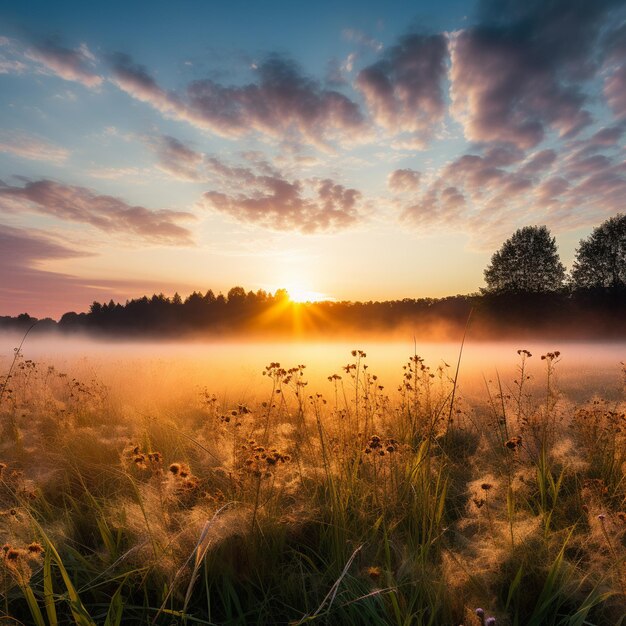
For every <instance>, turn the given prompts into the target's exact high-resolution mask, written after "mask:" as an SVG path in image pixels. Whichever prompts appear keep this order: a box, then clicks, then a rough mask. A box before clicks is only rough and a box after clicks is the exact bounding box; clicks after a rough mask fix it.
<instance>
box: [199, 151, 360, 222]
mask: <svg viewBox="0 0 626 626" xmlns="http://www.w3.org/2000/svg"><path fill="white" fill-rule="evenodd" d="M208 163H209V164H210V167H211V168H212V171H213V173H214V175H216V176H217V177H218V178H219V179H220V180H221V181H222V185H224V186H226V187H229V188H230V190H229V191H227V192H224V191H209V192H207V193H205V194H204V195H203V197H202V201H201V204H202V205H203V206H205V207H208V208H212V209H215V210H217V211H220V212H222V213H226V214H228V215H230V216H232V217H234V218H235V219H236V220H238V221H241V222H248V223H254V224H258V225H260V226H263V227H266V228H271V229H274V230H283V231H285V230H294V231H300V232H302V233H306V234H310V233H317V232H327V231H336V230H341V229H345V228H347V227H349V226H353V225H354V224H356V223H358V222H359V220H360V219H361V217H362V216H361V212H360V209H361V193H360V192H359V191H357V190H356V189H350V188H346V187H344V186H343V185H340V184H338V183H336V182H334V181H332V180H330V179H319V178H310V179H304V180H294V181H290V180H288V179H287V178H285V177H284V176H283V175H282V174H281V173H280V172H279V171H278V170H276V169H274V168H272V167H271V166H269V165H268V164H265V163H260V164H257V165H256V167H257V169H259V168H260V169H262V170H265V171H264V173H260V174H257V173H255V172H254V171H253V170H252V169H249V168H231V167H228V166H226V165H224V164H223V163H222V162H221V161H219V160H218V159H209V160H208ZM242 189H244V190H243V191H242Z"/></svg>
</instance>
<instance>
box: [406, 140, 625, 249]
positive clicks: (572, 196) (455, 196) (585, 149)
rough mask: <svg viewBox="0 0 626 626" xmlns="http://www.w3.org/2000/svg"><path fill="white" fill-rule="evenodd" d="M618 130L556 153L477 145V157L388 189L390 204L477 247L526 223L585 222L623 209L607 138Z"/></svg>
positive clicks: (562, 226) (620, 180)
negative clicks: (404, 189)
mask: <svg viewBox="0 0 626 626" xmlns="http://www.w3.org/2000/svg"><path fill="white" fill-rule="evenodd" d="M618 135H619V133H617V132H616V131H613V130H612V131H611V132H610V133H602V132H601V131H599V132H597V133H595V134H594V135H592V136H591V137H590V138H588V139H585V140H581V141H571V142H569V143H568V144H566V145H565V146H563V148H562V149H561V151H560V153H557V152H556V151H555V150H553V149H546V150H541V151H538V152H534V153H530V154H528V155H526V156H525V157H524V158H512V157H511V156H509V157H506V156H505V155H504V153H501V152H498V153H496V152H494V150H493V149H492V148H489V147H486V146H483V148H482V149H481V150H479V152H482V154H465V155H462V156H460V157H458V158H457V159H454V160H453V161H451V162H450V163H448V164H446V165H445V166H443V167H441V168H440V169H439V170H437V171H435V172H432V173H429V174H428V175H424V174H422V177H421V179H420V184H419V186H417V187H416V189H415V191H414V192H412V193H401V190H400V189H395V190H394V191H395V193H396V195H395V197H394V203H395V206H396V207H397V209H398V211H399V214H400V218H401V220H402V221H404V222H405V223H407V224H410V225H412V226H414V227H415V228H419V229H421V230H435V229H441V228H446V229H447V230H455V231H457V232H464V233H468V234H470V235H471V237H472V241H473V245H475V246H478V247H479V248H484V249H488V248H489V247H490V246H493V245H496V244H497V243H498V241H499V240H501V238H502V237H505V236H507V235H509V234H510V233H511V232H512V231H513V230H515V228H518V227H520V226H524V225H527V224H529V223H544V224H548V225H549V226H550V227H551V228H554V229H555V230H556V231H566V230H572V229H575V228H579V227H582V226H592V225H594V224H597V223H598V222H599V221H601V220H602V219H605V218H606V217H608V216H610V215H613V214H615V213H616V212H618V211H621V210H623V198H624V197H626V167H625V166H624V162H623V157H622V155H621V154H620V153H619V152H617V153H614V152H612V150H613V144H612V143H611V142H612V141H613V140H614V139H615V137H616V136H618ZM605 144H606V145H605ZM591 148H593V150H592V149H591ZM603 149H606V150H608V151H607V152H604V153H598V152H597V151H598V150H603ZM518 156H519V155H518Z"/></svg>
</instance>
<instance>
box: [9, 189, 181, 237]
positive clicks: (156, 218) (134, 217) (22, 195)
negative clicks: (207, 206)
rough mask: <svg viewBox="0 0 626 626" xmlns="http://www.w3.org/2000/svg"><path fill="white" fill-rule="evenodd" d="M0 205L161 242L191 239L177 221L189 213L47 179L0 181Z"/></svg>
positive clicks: (105, 230) (10, 210)
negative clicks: (19, 184) (11, 183)
mask: <svg viewBox="0 0 626 626" xmlns="http://www.w3.org/2000/svg"><path fill="white" fill-rule="evenodd" d="M0 209H1V210H4V211H7V212H16V211H23V210H32V211H36V212H37V213H42V214H44V215H50V216H53V217H56V218H59V219H61V220H65V221H69V222H77V223H84V224H90V225H91V226H94V227H95V228H98V229H100V230H102V231H104V232H109V233H126V234H131V235H135V236H138V237H140V238H142V239H144V240H146V241H150V242H154V243H160V244H165V245H188V244H190V243H191V232H190V231H189V230H188V229H186V228H184V227H182V226H180V225H179V224H178V223H177V222H179V221H181V220H188V219H193V215H191V214H190V213H184V212H181V211H171V210H158V211H153V210H150V209H147V208H145V207H142V206H131V205H129V204H127V203H126V202H124V201H123V200H120V199H119V198H114V197H112V196H104V195H98V194H96V193H95V192H94V191H92V190H90V189H86V188H85V187H78V186H72V185H64V184H62V183H57V182H54V181H51V180H45V179H44V180H38V181H31V182H26V183H25V185H24V186H23V187H13V186H9V185H4V184H1V185H0Z"/></svg>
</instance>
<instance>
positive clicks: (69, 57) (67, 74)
mask: <svg viewBox="0 0 626 626" xmlns="http://www.w3.org/2000/svg"><path fill="white" fill-rule="evenodd" d="M25 56H26V57H27V58H29V59H31V60H33V61H36V62H38V63H40V64H41V65H43V66H45V67H46V68H47V69H48V70H50V71H51V72H53V73H54V74H56V75H57V76H59V77H60V78H63V79H64V80H69V81H74V82H77V83H81V84H83V85H85V87H90V88H94V87H98V86H99V85H101V84H102V77H101V76H99V75H98V74H96V73H95V72H94V71H93V70H92V69H91V67H92V66H93V65H94V64H95V60H96V59H95V57H94V55H93V53H92V52H91V50H89V48H88V47H87V45H86V44H84V43H82V44H81V45H80V46H79V47H78V48H76V49H75V50H72V49H70V48H65V47H63V46H60V45H57V44H56V43H53V42H50V41H48V42H45V43H40V44H35V45H33V46H32V47H30V48H28V49H27V50H26V52H25Z"/></svg>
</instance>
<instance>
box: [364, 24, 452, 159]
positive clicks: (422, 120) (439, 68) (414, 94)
mask: <svg viewBox="0 0 626 626" xmlns="http://www.w3.org/2000/svg"><path fill="white" fill-rule="evenodd" d="M447 56H448V51H447V42H446V38H445V37H444V36H443V35H419V34H413V35H408V36H406V37H403V38H401V39H400V41H399V42H398V44H397V45H395V46H393V47H392V48H389V49H388V50H387V51H386V52H385V54H384V56H383V58H382V59H381V60H379V61H377V62H376V63H374V64H372V65H370V66H368V67H366V68H365V69H363V70H361V72H359V75H358V76H357V79H356V87H357V89H359V90H360V91H361V92H362V93H363V95H364V97H365V100H366V102H367V105H368V108H369V111H370V113H371V115H372V117H373V119H374V121H375V123H376V124H378V125H379V126H381V127H382V128H384V129H385V130H387V131H388V132H390V133H392V134H394V135H396V134H406V135H407V137H406V138H404V140H403V143H404V145H405V146H412V147H414V148H423V147H425V146H426V144H427V142H428V141H429V140H430V139H431V138H432V136H433V132H434V129H435V128H436V126H437V125H438V124H439V123H440V122H441V120H442V119H443V116H444V113H445V104H444V95H443V80H444V78H445V76H446V59H447Z"/></svg>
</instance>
